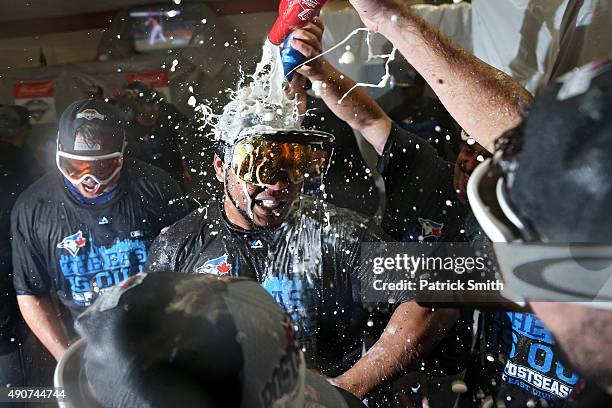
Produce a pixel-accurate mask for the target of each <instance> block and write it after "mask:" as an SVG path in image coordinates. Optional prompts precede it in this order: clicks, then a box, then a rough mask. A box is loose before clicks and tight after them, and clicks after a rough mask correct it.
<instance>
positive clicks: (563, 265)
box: [467, 152, 612, 310]
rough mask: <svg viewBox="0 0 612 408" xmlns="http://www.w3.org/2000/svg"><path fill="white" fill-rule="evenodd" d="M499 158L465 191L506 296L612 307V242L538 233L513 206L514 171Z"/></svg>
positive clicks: (479, 172)
mask: <svg viewBox="0 0 612 408" xmlns="http://www.w3.org/2000/svg"><path fill="white" fill-rule="evenodd" d="M500 161H501V152H498V153H496V155H495V156H494V157H493V158H491V159H487V160H486V161H485V162H483V163H482V164H480V165H479V166H478V167H477V168H476V169H475V170H474V172H473V173H472V175H471V176H470V179H469V181H468V187H467V195H468V200H469V203H470V207H471V208H472V212H473V213H474V216H475V217H476V219H477V220H478V223H479V224H480V226H481V228H482V229H483V230H484V232H485V233H486V235H487V236H488V237H489V238H490V239H491V241H493V247H494V249H495V257H496V258H497V263H498V265H499V268H500V270H501V273H502V276H503V279H504V283H505V290H504V291H503V292H502V295H503V296H504V297H507V298H508V299H509V300H512V301H514V302H515V303H518V304H521V305H522V304H524V303H525V301H535V302H539V301H551V302H570V303H578V304H581V305H583V306H588V307H592V308H597V309H608V310H612V245H606V244H594V243H556V242H549V241H548V240H547V239H546V238H545V237H542V236H540V235H539V234H538V233H537V231H535V229H534V228H532V227H531V226H530V224H529V222H528V221H526V220H524V219H523V218H522V217H521V216H520V214H519V212H518V211H517V210H516V209H515V208H514V207H513V205H512V203H511V201H510V199H509V194H508V192H509V188H508V180H509V179H510V178H511V177H512V175H511V174H508V172H507V171H505V170H504V169H503V166H501V165H500ZM559 222H563V220H559Z"/></svg>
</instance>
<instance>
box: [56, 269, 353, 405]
mask: <svg viewBox="0 0 612 408" xmlns="http://www.w3.org/2000/svg"><path fill="white" fill-rule="evenodd" d="M75 327H76V329H77V331H78V333H79V334H80V335H81V336H82V340H80V341H79V342H78V343H75V344H74V345H73V346H71V348H70V349H69V350H68V352H67V353H66V354H65V356H64V357H62V359H61V361H60V363H59V365H58V368H57V370H56V374H55V378H56V381H55V383H56V385H57V386H61V387H64V389H65V391H66V395H67V396H68V397H69V398H70V399H71V401H70V403H71V404H72V405H66V404H65V405H66V406H78V407H81V406H87V407H130V408H137V407H169V406H176V407H183V406H185V407H191V406H193V407H195V406H198V407H249V408H265V407H272V406H277V405H276V404H278V406H286V407H304V406H318V407H329V408H332V407H333V408H336V407H357V406H358V407H363V405H362V404H361V402H360V401H358V400H356V399H355V398H350V397H346V394H345V393H343V392H342V391H340V390H339V389H337V388H335V387H334V386H332V385H331V384H329V383H328V382H327V381H326V380H325V379H323V378H322V377H320V376H318V375H317V374H315V373H314V372H311V371H309V370H307V369H306V367H305V362H304V357H303V354H302V352H301V350H300V348H299V345H298V342H297V341H296V340H295V338H294V330H293V324H292V322H291V318H290V317H289V316H288V315H287V314H286V313H285V311H284V310H283V309H282V308H281V307H280V306H279V305H278V304H277V303H276V301H275V300H274V299H273V298H272V297H271V296H270V295H269V294H268V293H267V292H266V291H265V289H263V288H262V287H261V286H260V285H259V284H257V283H256V282H253V281H249V280H245V279H236V278H219V277H215V276H208V275H199V274H182V273H151V274H147V273H141V274H138V275H135V276H133V277H131V278H129V279H128V280H126V281H124V282H123V283H122V284H120V285H119V286H115V287H113V288H111V289H110V290H109V291H108V292H105V293H104V294H103V295H102V296H101V297H100V298H99V299H98V300H97V301H96V302H95V303H94V304H93V305H92V306H91V307H90V308H89V309H88V310H87V311H85V312H84V313H83V314H81V315H80V316H79V317H78V319H77V321H76V324H75ZM315 403H317V404H319V405H312V404H315ZM308 404H311V405H308ZM354 404H358V405H354Z"/></svg>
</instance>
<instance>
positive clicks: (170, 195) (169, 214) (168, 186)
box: [161, 176, 189, 226]
mask: <svg viewBox="0 0 612 408" xmlns="http://www.w3.org/2000/svg"><path fill="white" fill-rule="evenodd" d="M161 195H162V203H165V205H166V208H165V210H164V213H165V217H164V226H167V225H172V224H174V223H175V222H177V221H178V220H180V219H182V218H184V217H185V216H186V215H187V214H188V213H189V208H188V205H187V201H186V200H185V197H184V196H183V191H182V190H181V188H180V187H179V184H178V183H177V182H176V181H175V180H174V179H173V178H172V177H170V176H168V177H166V180H165V182H164V183H163V184H162V188H161Z"/></svg>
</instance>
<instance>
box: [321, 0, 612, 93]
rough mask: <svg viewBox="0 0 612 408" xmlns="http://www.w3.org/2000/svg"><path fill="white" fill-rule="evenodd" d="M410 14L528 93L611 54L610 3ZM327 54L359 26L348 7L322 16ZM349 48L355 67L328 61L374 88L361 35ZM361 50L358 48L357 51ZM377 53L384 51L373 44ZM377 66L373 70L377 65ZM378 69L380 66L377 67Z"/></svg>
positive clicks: (522, 1) (477, 0) (479, 0)
mask: <svg viewBox="0 0 612 408" xmlns="http://www.w3.org/2000/svg"><path fill="white" fill-rule="evenodd" d="M413 9H414V10H416V11H417V12H418V13H419V14H421V15H422V16H423V17H424V18H425V19H426V20H428V21H429V22H430V23H432V24H433V25H435V26H437V27H439V28H440V30H441V31H443V32H444V33H446V34H447V35H449V36H450V37H452V38H453V39H454V40H455V41H457V42H458V43H459V44H460V45H461V46H462V47H463V48H465V49H467V50H469V51H472V52H473V53H474V55H476V56H477V57H478V58H480V59H482V60H483V61H485V62H487V63H488V64H490V65H492V66H494V67H496V68H498V69H500V70H502V71H504V72H506V73H507V74H509V75H510V76H512V77H513V78H514V79H516V80H517V81H519V82H520V83H521V84H522V85H523V86H525V87H526V88H527V89H528V90H529V91H530V92H536V91H537V90H539V89H541V88H542V87H544V86H546V84H548V83H549V82H550V81H551V80H553V79H555V78H557V77H559V76H561V75H563V74H564V73H566V72H567V71H569V70H571V69H573V68H575V67H578V66H581V65H584V64H586V63H588V62H590V61H593V60H595V59H597V58H601V57H605V56H607V55H610V54H612V41H611V38H612V1H610V0H495V1H491V0H472V5H471V6H470V5H469V4H467V3H460V4H452V5H450V4H449V5H441V6H428V5H417V6H413ZM322 18H323V21H324V22H325V23H327V24H326V34H325V36H324V46H325V48H326V49H327V48H330V47H331V46H332V45H333V44H335V43H337V42H338V41H340V40H342V39H343V38H344V36H345V35H346V34H347V33H349V32H350V31H351V30H352V29H354V28H356V27H362V26H363V24H362V23H361V20H360V19H359V17H358V16H357V13H356V12H355V10H354V9H353V8H352V7H350V6H349V7H347V8H346V9H341V10H334V11H330V12H328V13H323V15H322ZM360 35H361V36H362V37H361V38H360V39H358V40H354V41H353V42H351V43H350V45H351V50H352V51H353V50H355V51H357V52H355V51H353V52H354V53H355V55H356V57H357V58H356V62H355V64H353V66H346V65H338V60H339V58H340V56H341V54H342V52H343V51H344V50H343V49H341V50H337V51H335V52H334V53H332V54H331V55H330V57H329V59H330V62H331V63H332V64H335V65H336V66H338V68H340V69H341V70H342V71H344V72H346V73H347V74H348V75H351V76H353V77H354V78H355V79H357V80H358V81H367V82H377V81H378V80H379V79H380V75H379V74H380V72H381V71H380V69H378V70H377V71H376V72H375V74H372V73H371V71H373V70H372V69H371V68H368V66H370V65H372V64H375V63H372V62H366V59H367V50H365V49H364V48H363V47H364V46H365V40H364V39H363V37H365V34H360ZM360 44H361V45H360ZM376 44H377V47H378V49H383V48H385V47H387V48H388V45H385V41H384V40H377V43H376ZM375 65H376V64H375ZM377 66H378V67H379V68H380V62H379V63H378V65H377Z"/></svg>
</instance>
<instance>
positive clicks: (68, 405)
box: [53, 339, 104, 408]
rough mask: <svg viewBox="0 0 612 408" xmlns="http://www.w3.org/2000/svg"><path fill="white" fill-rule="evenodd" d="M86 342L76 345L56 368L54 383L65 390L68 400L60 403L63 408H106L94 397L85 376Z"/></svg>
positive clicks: (81, 341)
mask: <svg viewBox="0 0 612 408" xmlns="http://www.w3.org/2000/svg"><path fill="white" fill-rule="evenodd" d="M84 353H85V340H83V339H80V340H79V341H77V342H76V343H74V344H73V345H72V346H70V348H69V349H68V351H66V353H65V354H64V355H63V356H62V358H61V360H60V361H59V363H58V364H57V367H56V368H55V374H54V377H53V383H54V386H55V387H58V388H63V389H64V391H65V395H66V399H65V400H64V401H62V402H60V403H59V406H60V407H61V408H81V407H84V408H104V407H103V406H102V405H101V404H100V403H99V402H98V401H97V400H96V398H95V397H94V395H93V391H92V390H91V387H90V386H89V382H88V381H87V376H86V375H85V364H84V357H83V356H84Z"/></svg>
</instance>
